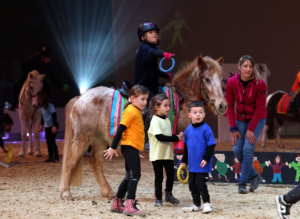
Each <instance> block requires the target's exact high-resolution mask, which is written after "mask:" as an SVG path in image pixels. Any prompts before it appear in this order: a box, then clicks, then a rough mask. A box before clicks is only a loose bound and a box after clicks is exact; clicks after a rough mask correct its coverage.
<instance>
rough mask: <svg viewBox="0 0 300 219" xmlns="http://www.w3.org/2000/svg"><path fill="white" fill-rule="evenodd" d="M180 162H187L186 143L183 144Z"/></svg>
mask: <svg viewBox="0 0 300 219" xmlns="http://www.w3.org/2000/svg"><path fill="white" fill-rule="evenodd" d="M181 162H182V163H187V162H188V149H187V144H184V151H183V156H182V159H181Z"/></svg>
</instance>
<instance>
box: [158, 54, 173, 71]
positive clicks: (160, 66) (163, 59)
mask: <svg viewBox="0 0 300 219" xmlns="http://www.w3.org/2000/svg"><path fill="white" fill-rule="evenodd" d="M164 61H165V58H162V59H161V60H160V62H159V69H160V70H161V71H162V72H164V73H168V72H171V71H172V70H173V68H174V67H175V59H174V58H173V57H171V61H172V66H171V68H169V69H168V70H165V69H163V67H162V63H163V62H164Z"/></svg>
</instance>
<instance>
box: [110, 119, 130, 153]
mask: <svg viewBox="0 0 300 219" xmlns="http://www.w3.org/2000/svg"><path fill="white" fill-rule="evenodd" d="M126 129H127V127H126V126H125V125H119V127H118V130H117V133H116V136H115V137H114V140H113V142H112V143H111V146H110V147H111V148H112V149H117V147H118V144H119V141H120V140H121V137H122V135H123V132H124V131H125V130H126Z"/></svg>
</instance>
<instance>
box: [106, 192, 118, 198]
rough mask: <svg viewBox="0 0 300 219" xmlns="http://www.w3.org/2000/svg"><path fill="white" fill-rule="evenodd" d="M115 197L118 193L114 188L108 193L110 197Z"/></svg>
mask: <svg viewBox="0 0 300 219" xmlns="http://www.w3.org/2000/svg"><path fill="white" fill-rule="evenodd" d="M114 197H116V193H115V192H114V191H113V190H111V191H110V192H109V194H108V198H109V199H113V198H114Z"/></svg>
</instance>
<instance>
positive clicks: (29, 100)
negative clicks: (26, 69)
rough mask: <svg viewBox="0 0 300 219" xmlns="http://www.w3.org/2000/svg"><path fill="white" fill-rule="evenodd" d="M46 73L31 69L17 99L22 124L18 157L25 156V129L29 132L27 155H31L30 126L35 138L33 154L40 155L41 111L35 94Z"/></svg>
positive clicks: (40, 86) (41, 85)
mask: <svg viewBox="0 0 300 219" xmlns="http://www.w3.org/2000/svg"><path fill="white" fill-rule="evenodd" d="M45 77H46V75H45V74H43V75H40V74H39V72H38V71H36V70H33V71H32V72H30V73H29V74H28V76H27V80H26V81H25V83H24V85H23V87H22V89H21V92H20V96H19V97H20V100H19V117H20V121H21V124H22V133H21V136H22V145H21V150H20V153H19V157H25V146H26V139H27V131H28V134H29V145H28V152H27V154H28V155H33V142H32V128H33V133H34V139H35V156H36V157H41V151H40V135H39V127H40V123H41V116H42V114H41V112H40V110H39V109H37V107H38V103H37V98H36V94H37V92H38V91H39V90H40V89H42V87H43V80H44V79H45Z"/></svg>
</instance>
